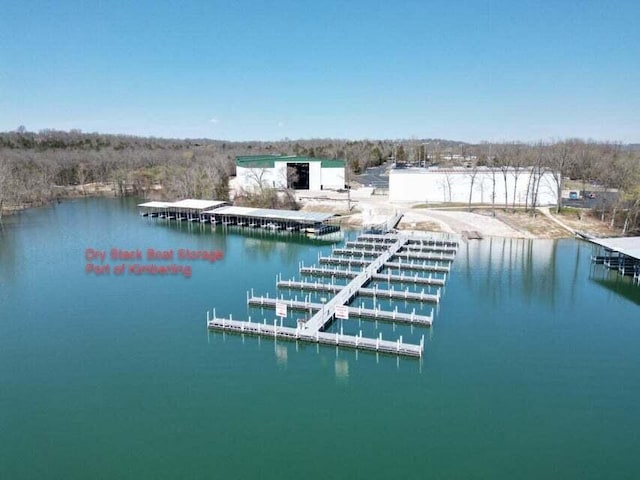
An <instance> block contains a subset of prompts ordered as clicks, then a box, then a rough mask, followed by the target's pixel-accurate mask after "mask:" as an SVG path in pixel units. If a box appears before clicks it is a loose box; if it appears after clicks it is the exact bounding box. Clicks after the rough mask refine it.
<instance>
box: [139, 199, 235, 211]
mask: <svg viewBox="0 0 640 480" xmlns="http://www.w3.org/2000/svg"><path fill="white" fill-rule="evenodd" d="M226 204H227V202H222V201H220V200H194V199H193V198H188V199H186V200H179V201H177V202H146V203H141V204H139V205H138V207H142V208H186V209H191V210H206V209H208V208H215V207H217V206H220V205H226Z"/></svg>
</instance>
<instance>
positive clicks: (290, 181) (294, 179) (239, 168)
mask: <svg viewBox="0 0 640 480" xmlns="http://www.w3.org/2000/svg"><path fill="white" fill-rule="evenodd" d="M236 185H237V187H240V188H245V189H247V190H254V189H256V188H258V187H260V186H262V187H263V188H264V187H271V188H277V189H284V188H291V189H294V190H337V189H342V188H345V161H344V160H340V159H329V158H312V157H298V156H295V155H250V156H241V157H236Z"/></svg>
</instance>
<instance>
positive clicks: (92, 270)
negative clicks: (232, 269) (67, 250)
mask: <svg viewBox="0 0 640 480" xmlns="http://www.w3.org/2000/svg"><path fill="white" fill-rule="evenodd" d="M223 258H224V254H223V253H222V251H220V250H191V249H188V248H179V249H173V248H172V249H169V250H156V249H153V248H146V249H140V248H136V249H133V250H128V249H122V248H111V249H109V250H101V249H97V248H86V249H85V251H84V259H85V261H86V263H85V268H84V271H85V274H87V275H93V276H105V275H116V276H124V275H133V276H142V275H145V276H149V275H151V276H182V277H185V278H191V274H192V268H191V264H190V263H185V262H191V261H199V262H202V261H204V262H208V263H214V262H217V261H219V260H222V259H223ZM175 262H179V263H175Z"/></svg>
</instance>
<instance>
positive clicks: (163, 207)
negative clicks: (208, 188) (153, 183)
mask: <svg viewBox="0 0 640 480" xmlns="http://www.w3.org/2000/svg"><path fill="white" fill-rule="evenodd" d="M228 204H229V203H228V202H223V201H220V200H196V199H193V198H188V199H185V200H179V201H177V202H146V203H141V204H139V205H138V208H139V209H140V215H141V216H143V217H154V218H165V219H168V220H178V221H181V220H187V221H190V222H205V221H207V220H208V217H204V216H203V212H205V211H206V210H209V211H211V210H214V209H216V208H219V207H222V206H224V205H228Z"/></svg>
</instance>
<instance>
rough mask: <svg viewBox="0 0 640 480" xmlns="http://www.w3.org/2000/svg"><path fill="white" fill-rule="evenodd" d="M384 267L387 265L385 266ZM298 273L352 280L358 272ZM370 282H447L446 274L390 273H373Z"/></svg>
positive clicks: (313, 269) (307, 269) (309, 269)
mask: <svg viewBox="0 0 640 480" xmlns="http://www.w3.org/2000/svg"><path fill="white" fill-rule="evenodd" d="M385 265H388V263H387V264H385ZM300 273H302V274H303V275H313V276H317V277H335V278H354V277H355V276H356V275H358V273H359V272H357V271H354V270H342V269H337V268H335V269H334V268H324V267H323V268H317V267H301V268H300ZM371 279H372V280H381V281H386V282H387V283H391V282H394V283H415V284H420V285H437V286H444V284H445V282H446V281H447V274H446V273H445V274H444V277H443V278H433V277H432V275H429V276H428V277H422V276H419V275H418V274H415V275H405V274H400V275H393V274H392V273H391V271H389V272H388V273H386V274H384V273H375V274H373V275H371Z"/></svg>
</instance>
